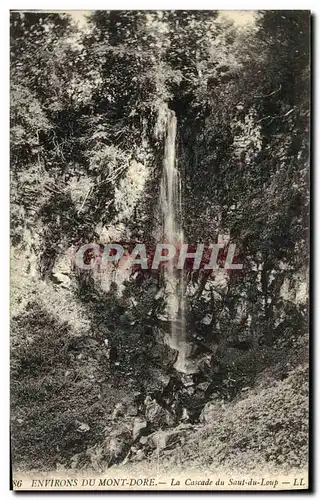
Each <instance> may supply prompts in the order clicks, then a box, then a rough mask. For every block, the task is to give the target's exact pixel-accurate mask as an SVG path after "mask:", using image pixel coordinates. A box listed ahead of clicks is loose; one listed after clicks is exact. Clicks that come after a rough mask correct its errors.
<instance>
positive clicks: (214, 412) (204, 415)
mask: <svg viewBox="0 0 320 500" xmlns="http://www.w3.org/2000/svg"><path fill="white" fill-rule="evenodd" d="M223 412H224V405H223V402H221V401H217V402H215V401H209V402H208V403H207V404H206V405H205V406H204V408H203V409H202V411H201V414H200V422H202V423H204V424H211V425H213V424H214V423H215V422H216V421H220V420H221V414H222V413H223Z"/></svg>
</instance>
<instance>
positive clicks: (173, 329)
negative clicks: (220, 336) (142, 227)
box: [160, 108, 186, 372]
mask: <svg viewBox="0 0 320 500" xmlns="http://www.w3.org/2000/svg"><path fill="white" fill-rule="evenodd" d="M166 114H167V117H166V118H167V119H166V135H165V147H164V160H163V174H162V179H161V189H160V206H161V215H162V230H163V238H164V241H165V242H166V243H171V244H173V245H175V246H176V248H177V249H179V246H180V244H182V243H183V237H184V235H183V229H182V215H183V214H182V200H181V176H180V172H179V170H178V169H177V164H176V133H177V119H176V115H175V113H174V111H172V110H170V109H168V108H167V109H166ZM163 279H164V290H165V297H166V314H167V317H168V321H169V322H170V338H169V339H168V343H169V345H170V347H172V348H173V349H175V350H177V351H178V358H177V361H176V363H175V368H176V369H177V370H178V371H181V372H184V371H185V364H186V360H185V358H186V321H185V283H184V277H183V271H182V270H181V271H178V270H176V269H175V266H174V262H173V260H171V261H169V262H168V265H167V266H166V267H165V268H164V271H163Z"/></svg>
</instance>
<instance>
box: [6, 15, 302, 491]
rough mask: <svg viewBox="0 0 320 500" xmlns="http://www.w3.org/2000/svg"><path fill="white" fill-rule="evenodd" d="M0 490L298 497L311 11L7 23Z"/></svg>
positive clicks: (36, 18)
mask: <svg viewBox="0 0 320 500" xmlns="http://www.w3.org/2000/svg"><path fill="white" fill-rule="evenodd" d="M10 24H11V43H10V51H11V59H10V69H11V90H10V99H11V113H10V115H11V146H10V151H11V167H10V171H11V176H10V178H11V198H10V199H11V340H10V347H11V349H10V351H11V353H10V367H11V423H10V425H11V457H12V483H13V484H12V487H13V489H14V490H28V491H40V490H54V491H58V490H67V491H71V490H105V491H118V490H119V491H125V490H126V491H135V490H144V491H166V490H170V491H181V490H185V491H191V490H208V491H215V490H216V491H224V490H230V491H249V490H255V491H258V490H272V491H280V490H298V489H300V490H307V489H308V488H309V487H310V482H309V475H308V471H309V465H310V464H309V458H308V457H309V395H308V392H309V334H308V330H309V305H308V296H309V172H310V169H309V155H310V152H309V147H310V144H309V143H310V140H309V125H310V117H309V115H310V12H309V11H303V10H290V11H285V10H265V11H258V10H257V11H214V10H210V11H209V10H192V11H183V10H170V11H166V10H162V11H156V10H149V11H148V10H121V11H120V10H111V11H107V10H100V11H81V10H78V11H76V10H75V11H65V12H62V11H55V12H54V11H11V13H10Z"/></svg>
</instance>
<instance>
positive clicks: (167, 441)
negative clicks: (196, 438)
mask: <svg viewBox="0 0 320 500" xmlns="http://www.w3.org/2000/svg"><path fill="white" fill-rule="evenodd" d="M188 429H189V428H180V429H179V428H176V429H168V430H159V431H156V432H154V433H153V434H151V435H150V436H149V437H148V444H149V446H150V447H152V448H154V449H157V451H161V450H164V449H166V448H168V447H172V448H174V447H175V446H178V445H180V444H181V443H182V442H183V441H184V439H185V436H186V433H187V431H188Z"/></svg>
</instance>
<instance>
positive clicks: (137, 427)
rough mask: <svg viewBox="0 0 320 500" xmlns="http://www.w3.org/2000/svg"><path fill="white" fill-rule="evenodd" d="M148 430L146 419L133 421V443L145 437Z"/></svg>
mask: <svg viewBox="0 0 320 500" xmlns="http://www.w3.org/2000/svg"><path fill="white" fill-rule="evenodd" d="M147 429H148V423H147V421H146V420H145V419H142V418H139V417H137V418H135V419H134V421H133V428H132V438H133V441H136V440H138V439H139V438H140V437H141V436H143V435H144V434H145V433H146V432H147Z"/></svg>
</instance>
